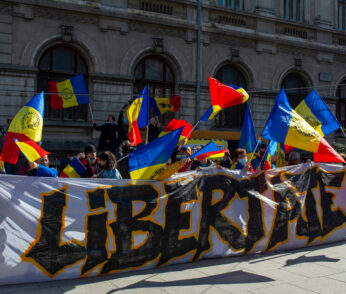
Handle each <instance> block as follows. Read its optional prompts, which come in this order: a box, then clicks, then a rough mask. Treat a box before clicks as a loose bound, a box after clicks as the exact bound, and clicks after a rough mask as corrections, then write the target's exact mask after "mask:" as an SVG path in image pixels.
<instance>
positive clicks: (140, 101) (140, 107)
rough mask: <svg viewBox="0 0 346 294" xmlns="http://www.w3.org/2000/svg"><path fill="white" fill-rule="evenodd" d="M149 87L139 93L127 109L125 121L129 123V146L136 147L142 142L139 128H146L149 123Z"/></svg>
mask: <svg viewBox="0 0 346 294" xmlns="http://www.w3.org/2000/svg"><path fill="white" fill-rule="evenodd" d="M148 95H149V86H148V85H147V86H145V88H144V89H143V90H142V91H141V92H140V93H139V95H138V96H137V97H136V99H135V100H133V102H132V103H131V105H130V107H129V108H128V109H127V112H126V113H127V119H128V121H129V133H128V134H127V137H128V138H129V140H130V142H131V145H133V146H136V145H137V144H139V143H141V142H142V138H141V134H140V132H139V128H143V127H146V126H147V125H148V122H149V96H148Z"/></svg>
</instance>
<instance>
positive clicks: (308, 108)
mask: <svg viewBox="0 0 346 294" xmlns="http://www.w3.org/2000/svg"><path fill="white" fill-rule="evenodd" d="M295 111H296V112H297V113H298V114H299V115H300V116H301V117H302V118H304V119H305V120H306V121H307V122H308V124H309V125H310V126H312V127H313V128H314V129H315V130H316V131H317V132H319V133H320V134H321V136H322V137H324V136H326V135H328V134H330V133H332V132H334V131H335V130H337V129H340V128H341V125H340V123H339V122H338V120H337V119H336V117H335V116H334V114H333V113H332V112H331V111H330V109H329V107H328V106H327V105H326V103H324V101H323V99H322V97H321V96H320V95H319V94H318V93H317V91H316V90H312V91H311V92H310V93H309V95H308V96H306V97H305V99H304V100H302V101H301V102H300V103H299V104H298V106H297V107H296V108H295Z"/></svg>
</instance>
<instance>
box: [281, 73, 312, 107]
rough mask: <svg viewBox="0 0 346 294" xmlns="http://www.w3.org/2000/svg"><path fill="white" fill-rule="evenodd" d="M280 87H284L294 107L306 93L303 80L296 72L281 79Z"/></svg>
mask: <svg viewBox="0 0 346 294" xmlns="http://www.w3.org/2000/svg"><path fill="white" fill-rule="evenodd" d="M281 87H283V88H284V89H285V92H286V94H287V97H288V100H289V102H290V105H291V107H292V108H295V107H296V106H297V105H298V104H299V103H300V101H301V100H302V99H304V98H305V96H306V95H307V89H306V85H305V83H304V81H303V80H302V79H301V78H300V77H299V76H298V75H296V74H293V73H292V74H288V75H287V76H286V77H285V78H284V80H283V81H282V84H281Z"/></svg>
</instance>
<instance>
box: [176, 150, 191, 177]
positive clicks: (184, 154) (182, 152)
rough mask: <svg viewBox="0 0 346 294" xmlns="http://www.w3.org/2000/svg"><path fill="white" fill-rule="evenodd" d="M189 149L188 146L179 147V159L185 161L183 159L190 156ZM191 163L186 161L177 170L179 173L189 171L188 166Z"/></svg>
mask: <svg viewBox="0 0 346 294" xmlns="http://www.w3.org/2000/svg"><path fill="white" fill-rule="evenodd" d="M191 153H192V152H191V148H190V147H189V146H186V145H185V146H183V147H181V149H180V151H179V155H180V156H179V159H180V160H181V159H185V158H190V156H191ZM191 162H192V161H187V162H186V163H185V164H184V165H183V166H182V167H181V168H180V169H179V170H178V172H179V173H182V172H185V171H187V170H188V169H189V166H190V164H191Z"/></svg>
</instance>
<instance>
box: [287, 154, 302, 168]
mask: <svg viewBox="0 0 346 294" xmlns="http://www.w3.org/2000/svg"><path fill="white" fill-rule="evenodd" d="M300 163H301V159H300V154H299V153H298V152H296V151H291V152H290V154H289V155H288V162H287V165H296V164H300Z"/></svg>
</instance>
